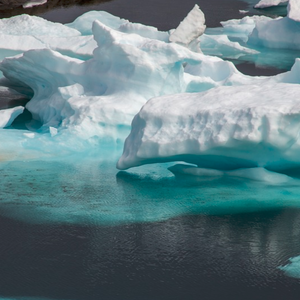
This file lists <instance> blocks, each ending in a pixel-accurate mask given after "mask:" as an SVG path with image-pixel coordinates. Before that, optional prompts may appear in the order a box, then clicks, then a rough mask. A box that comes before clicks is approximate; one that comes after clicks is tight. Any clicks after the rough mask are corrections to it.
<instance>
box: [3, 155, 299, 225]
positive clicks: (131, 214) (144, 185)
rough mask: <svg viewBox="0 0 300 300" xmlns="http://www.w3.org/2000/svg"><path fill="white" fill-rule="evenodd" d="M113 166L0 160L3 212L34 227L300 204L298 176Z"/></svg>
mask: <svg viewBox="0 0 300 300" xmlns="http://www.w3.org/2000/svg"><path fill="white" fill-rule="evenodd" d="M96 161H97V163H95V162H96ZM115 161H116V160H115V159H113V158H111V160H108V161H101V160H100V158H99V157H98V160H96V158H95V157H92V158H80V157H79V155H78V157H72V158H71V159H70V160H69V161H68V160H66V159H64V160H63V161H62V160H60V161H52V160H49V161H27V162H26V161H25V162H22V161H12V162H3V163H1V164H0V172H1V176H2V181H1V184H2V188H1V190H0V214H1V215H3V216H7V217H10V218H14V219H17V220H22V221H25V222H30V223H36V224H43V223H51V222H55V223H65V224H83V225H85V224H102V225H112V224H114V225H117V224H124V223H125V224H128V223H136V222H159V221H163V220H167V219H170V218H173V217H176V216H179V215H194V214H227V213H229V214H233V213H241V212H254V211H262V210H270V209H281V208H285V207H296V208H299V207H300V199H299V196H298V195H299V192H300V185H299V180H298V179H292V178H291V180H290V181H288V182H285V183H284V184H282V185H280V184H277V185H274V184H270V183H268V182H265V183H264V182H259V181H254V180H251V179H247V178H239V177H236V176H225V177H207V176H204V177H200V178H199V177H194V178H193V177H189V176H183V177H182V176H177V177H175V176H174V175H173V174H172V173H171V172H169V171H168V170H167V167H168V166H169V165H167V164H165V165H150V166H144V167H140V168H136V170H134V169H133V170H132V171H130V172H119V173H117V171H116V169H115Z"/></svg>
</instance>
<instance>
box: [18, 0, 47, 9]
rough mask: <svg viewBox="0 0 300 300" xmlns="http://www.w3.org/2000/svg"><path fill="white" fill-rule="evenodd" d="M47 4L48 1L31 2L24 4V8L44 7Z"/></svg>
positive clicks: (34, 0) (31, 0)
mask: <svg viewBox="0 0 300 300" xmlns="http://www.w3.org/2000/svg"><path fill="white" fill-rule="evenodd" d="M45 3H47V0H30V1H28V2H26V3H24V4H23V5H22V6H23V7H24V8H29V7H33V6H38V5H43V4H45Z"/></svg>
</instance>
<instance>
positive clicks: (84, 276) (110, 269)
mask: <svg viewBox="0 0 300 300" xmlns="http://www.w3.org/2000/svg"><path fill="white" fill-rule="evenodd" d="M118 155H119V153H116V156H118ZM115 161H116V158H115V157H114V156H113V155H112V157H111V159H108V160H107V161H105V162H103V161H101V159H100V158H99V157H98V159H96V157H91V158H88V157H87V158H82V157H81V158H79V157H72V158H71V159H64V160H59V161H53V160H49V161H31V162H29V161H26V162H23V161H19V162H18V161H13V162H6V163H4V162H2V163H1V168H0V174H1V179H2V180H1V185H2V187H1V189H0V240H1V243H0V265H1V268H0V295H1V297H4V298H5V297H8V298H12V297H23V298H24V297H25V296H26V297H37V298H38V299H40V298H49V299H74V300H75V299H76V300H89V299H91V300H92V299H104V300H110V299H111V300H124V299H130V300H144V299H145V300H148V299H161V300H169V299H170V300H171V299H172V300H173V299H178V300H179V299H180V300H181V299H182V300H183V299H189V300H193V299H195V300H196V299H199V298H201V299H204V300H206V299H207V300H219V299H223V297H224V295H226V299H231V300H240V299H246V300H253V299H262V300H265V299H272V300H273V299H275V300H282V299H289V300H292V299H295V300H296V299H298V298H297V297H298V295H299V292H300V286H299V282H298V281H297V280H296V279H294V278H289V277H287V276H285V274H284V272H282V271H281V270H280V269H278V266H282V265H285V264H286V263H287V262H288V258H289V257H293V256H297V255H299V253H300V239H299V238H300V229H299V228H300V209H299V207H300V199H299V184H298V180H297V179H294V180H292V181H291V183H289V184H285V185H284V186H280V185H279V186H274V185H268V184H266V183H264V182H256V181H252V180H247V179H245V178H244V179H241V178H238V177H237V178H234V177H224V178H207V177H202V178H201V177H200V178H197V177H196V178H194V179H192V177H180V176H179V177H175V176H174V175H173V174H172V173H171V172H169V171H168V170H167V167H168V166H169V165H152V166H151V165H150V166H144V167H141V168H137V169H135V170H134V169H133V170H132V171H130V172H120V173H117V171H116V169H115ZM288 207H291V208H292V209H289V208H288ZM216 286H217V287H218V288H216ZM13 299H14V298H13ZM24 299H26V298H24Z"/></svg>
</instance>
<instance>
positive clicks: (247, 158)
mask: <svg viewBox="0 0 300 300" xmlns="http://www.w3.org/2000/svg"><path fill="white" fill-rule="evenodd" d="M299 92H300V87H299V85H298V84H297V85H295V84H282V83H278V84H264V85H248V86H247V87H245V86H236V87H219V88H214V89H211V90H209V91H207V92H203V93H194V94H180V95H170V96H165V97H160V98H155V99H152V100H150V101H148V103H147V104H146V105H145V106H144V107H143V108H142V110H141V111H140V112H139V114H138V115H137V116H136V117H135V118H134V120H133V123H132V131H131V134H130V136H129V137H128V138H127V140H126V142H125V149H124V153H123V156H122V157H121V159H120V160H119V162H118V168H120V169H126V168H129V167H133V166H137V165H140V164H144V163H150V162H154V161H157V162H164V161H171V160H184V161H186V162H189V163H193V164H196V165H198V166H201V167H209V168H215V169H224V170H228V169H235V168H242V167H244V168H247V167H258V166H259V167H268V168H269V169H273V170H278V169H281V168H285V167H287V166H288V165H294V164H295V165H298V166H299V165H300V160H299V156H298V153H299V150H300V142H299V140H298V136H299V130H300V123H299V120H300V105H299V100H300V98H299ZM170 107H172V109H170Z"/></svg>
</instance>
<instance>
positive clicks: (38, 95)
mask: <svg viewBox="0 0 300 300" xmlns="http://www.w3.org/2000/svg"><path fill="white" fill-rule="evenodd" d="M195 15H196V16H198V15H199V16H200V15H201V17H200V18H199V19H198V20H196V17H195ZM93 20H95V21H93ZM257 20H258V19H257ZM257 20H256V19H255V18H249V17H248V18H247V19H246V18H244V19H243V20H241V21H240V25H241V26H242V27H243V29H241V34H245V31H247V32H250V28H252V30H253V28H254V27H255V26H256V25H257V22H258V21H257ZM260 20H262V22H263V19H262V18H260ZM1 22H2V23H1V24H2V25H3V26H2V27H1V30H0V31H1V34H3V36H5V39H4V41H3V44H1V43H2V42H0V44H1V45H0V48H1V47H2V50H5V51H15V52H18V53H19V54H18V55H16V56H13V57H6V58H5V59H4V60H3V61H2V62H1V63H0V70H1V71H2V72H3V74H4V76H5V77H6V78H7V81H6V85H7V86H11V87H13V85H14V84H16V83H19V84H20V85H22V84H23V85H24V86H25V87H28V86H29V87H30V88H31V89H32V90H33V92H34V95H33V97H32V99H31V100H30V101H29V102H28V103H27V104H26V108H27V109H28V111H29V112H30V113H31V114H32V117H33V121H32V122H31V123H30V124H29V125H28V126H27V128H29V129H30V130H34V131H36V132H34V133H31V132H25V133H24V132H23V133H20V132H16V131H14V130H12V131H11V135H12V136H13V135H14V138H15V143H16V144H18V145H19V146H18V147H20V149H21V150H22V149H23V148H26V149H31V150H32V149H34V150H36V151H41V150H42V151H43V152H45V153H49V152H51V151H52V150H53V149H55V150H53V151H56V152H59V151H57V149H58V148H59V147H63V148H64V149H86V148H89V147H90V146H91V145H92V146H94V145H97V146H98V147H99V146H100V147H104V145H106V144H107V143H108V142H109V143H112V144H114V145H122V144H123V142H124V140H125V138H126V137H127V136H128V134H129V132H130V128H131V121H132V119H133V117H134V116H135V115H136V114H137V113H138V112H139V110H140V109H141V107H142V106H143V105H144V104H146V106H145V107H144V108H143V110H142V111H144V112H145V111H147V110H148V107H150V106H151V103H153V102H154V101H155V100H150V101H149V99H151V98H155V99H159V102H160V101H161V99H163V100H162V102H161V103H162V104H163V103H164V102H165V101H166V99H167V98H160V97H161V96H165V95H170V98H168V99H169V100H168V101H169V104H168V105H169V107H172V110H173V109H174V111H177V108H176V105H177V102H176V101H177V100H176V99H179V98H180V99H181V98H182V99H186V101H187V103H188V102H190V101H191V99H194V98H193V97H196V98H197V99H198V97H200V98H201V97H202V96H199V94H196V93H199V92H205V91H208V90H211V91H210V92H208V93H211V94H209V95H211V96H212V97H215V94H214V93H217V95H218V93H221V92H218V91H222V93H223V90H224V92H225V94H226V95H227V96H226V97H227V98H228V99H229V98H230V96H229V94H230V93H237V94H239V95H240V96H241V94H242V91H243V90H244V89H247V91H248V90H251V88H252V87H253V89H254V90H253V93H250V92H249V95H250V94H251V98H255V97H256V92H264V93H266V90H268V89H271V87H272V86H273V85H274V86H275V85H277V83H281V85H280V86H282V89H281V91H282V92H280V93H278V95H282V93H283V91H285V92H286V93H287V95H289V93H291V91H294V88H297V87H298V85H288V84H286V85H285V84H283V83H298V81H299V79H298V78H299V76H298V75H297V74H298V73H297V72H299V71H297V68H298V67H299V63H297V64H295V67H294V70H293V72H291V73H286V74H283V75H281V76H276V77H274V78H263V77H250V76H245V75H243V74H242V73H240V72H238V71H237V69H236V68H235V66H234V65H233V64H232V63H230V62H228V61H224V60H222V59H220V58H217V57H213V56H208V55H204V54H202V53H199V52H195V51H192V50H193V49H195V48H193V47H192V48H191V47H190V45H191V44H193V43H194V42H195V44H196V45H197V44H198V41H199V34H200V35H201V34H202V33H203V30H204V27H205V26H204V17H203V18H202V13H201V12H200V10H199V8H198V7H197V6H196V7H195V8H194V9H193V10H192V12H191V13H190V14H189V15H188V17H187V18H186V19H185V20H184V21H183V23H182V25H180V26H179V27H178V28H177V29H176V30H175V31H172V33H171V35H170V34H169V33H168V32H160V31H158V30H157V29H156V28H154V27H150V26H145V25H142V24H134V23H130V22H129V21H127V20H123V19H120V18H118V17H114V16H112V15H110V14H108V13H104V12H90V13H87V14H85V15H83V16H81V17H79V18H78V19H77V20H75V21H74V22H73V23H71V24H68V25H61V24H55V23H51V22H48V21H44V20H41V19H40V18H36V17H29V16H25V15H23V16H19V17H14V18H11V19H5V20H1ZM259 22H260V21H259ZM293 22H295V21H293ZM191 24H196V25H197V26H199V27H197V28H196V29H195V28H194V27H193V26H190V25H191ZM231 24H233V25H232V30H236V29H237V27H238V26H236V24H237V23H236V22H235V23H231ZM182 26H183V27H182ZM230 26H231V25H230V22H227V23H226V25H224V28H225V31H226V30H230V29H229V27H230ZM180 28H188V30H189V31H188V37H187V40H186V43H185V42H183V35H182V32H181V33H180V31H181V29H180ZM176 32H177V33H176ZM20 34H22V35H21V36H20ZM172 36H173V37H172ZM176 36H177V37H178V40H176V39H175V37H176ZM27 37H30V38H28V39H27V40H26V38H27ZM8 38H11V39H10V40H11V41H12V42H11V43H5V41H7V40H8ZM169 39H170V40H171V41H173V39H175V40H176V43H175V42H170V41H169ZM175 40H174V41H175ZM180 41H181V42H180ZM4 44H5V45H4ZM7 45H8V46H7ZM187 46H188V47H187ZM5 47H6V48H5ZM9 47H10V48H9ZM201 47H203V48H205V47H210V49H211V51H212V49H213V48H215V49H216V51H217V50H218V49H221V52H220V53H218V55H220V56H222V53H223V54H226V55H227V56H231V57H238V56H239V54H240V53H243V55H246V54H247V55H248V54H249V55H252V54H255V53H256V51H254V50H252V49H248V48H247V47H245V46H241V45H240V44H239V43H236V42H232V41H231V40H229V39H228V38H227V36H226V35H223V36H222V35H215V36H213V35H210V36H208V35H206V34H202V36H201ZM25 50H28V51H25ZM5 51H4V53H7V52H5ZM24 51H25V52H24ZM23 52H24V53H23ZM0 54H1V51H0ZM1 82H2V83H3V82H4V81H3V80H1ZM223 86H229V87H223ZM231 86H232V87H231ZM257 86H260V87H261V89H259V88H258V87H257ZM278 86H279V85H278ZM215 88H217V89H215ZM185 93H194V95H192V94H191V95H189V94H185ZM275 96H276V95H275ZM190 97H191V98H190ZM207 97H208V96H207ZM226 97H225V100H224V101H225V102H224V103H225V104H226V101H227V100H226V99H227V98H226ZM241 97H242V96H241ZM249 97H250V96H249ZM272 97H273V94H272V93H271V91H270V93H269V94H266V99H271V98H272ZM256 98H257V97H256ZM173 100H174V103H172V104H171V102H172V101H173ZM175 100H176V101H175ZM147 101H149V103H150V104H148V103H147ZM195 101H196V100H195ZM197 101H198V100H197ZM278 101H279V100H278ZM220 103H221V102H220ZM173 104H174V105H173ZM248 104H249V103H246V102H245V103H244V106H243V107H241V108H240V113H241V115H245V117H247V118H248V117H249V116H248V115H246V113H245V112H244V111H245V110H247V109H249V107H247V105H248ZM250 104H251V103H250ZM149 105H150V106H149ZM193 105H194V104H193ZM265 105H266V107H268V110H269V108H270V107H271V106H272V105H271V102H270V103H269V102H268V103H265ZM289 105H292V104H291V103H290V104H289ZM221 106H223V104H222V105H221ZM224 107H226V105H224ZM280 107H281V106H280ZM195 108H196V106H195V107H194V108H193V109H194V111H197V112H198V113H199V114H200V115H201V114H202V111H201V110H198V108H196V109H195ZM181 109H183V110H186V109H185V107H181ZM264 109H265V108H264ZM180 111H181V110H180ZM186 111H188V109H187V110H186ZM262 111H263V110H262ZM168 113H169V112H167V111H166V114H165V116H166V117H168ZM224 113H225V112H224ZM250 115H251V114H250ZM282 115H283V117H282V118H285V117H284V116H285V113H283V114H282ZM155 118H156V117H155ZM160 118H162V116H161V114H160V113H159V112H158V115H157V118H156V119H155V120H160ZM178 118H179V117H178ZM184 118H185V117H184V114H183V116H182V118H181V119H180V120H181V121H180V122H181V123H180V124H181V126H185V125H184V122H183V121H184ZM232 120H233V121H236V122H237V120H236V119H234V117H232ZM149 122H150V123H149V124H148V123H147V126H148V125H149V126H150V127H151V126H152V125H151V121H149ZM133 125H134V127H133V130H138V129H137V128H136V125H135V123H134V124H133ZM5 126H7V125H5ZM39 126H41V127H40V128H39ZM178 129H180V127H178ZM166 130H168V128H167V127H166ZM243 130H244V129H243ZM243 130H241V132H243ZM256 130H258V129H256ZM254 131H255V130H254ZM293 132H294V131H293ZM249 134H250V133H249ZM253 134H254V133H251V134H250V136H251V135H253ZM0 135H1V137H3V138H5V139H6V140H7V143H6V145H0V151H2V150H3V151H6V152H9V151H8V148H9V147H10V146H11V145H13V141H14V138H13V137H8V135H7V133H6V130H4V129H3V130H1V131H0ZM254 135H255V134H254ZM292 135H294V133H293V134H292ZM167 136H168V135H166V137H167ZM178 137H180V135H179V136H178ZM195 138H196V137H193V138H192V139H195ZM223 138H224V141H225V140H226V139H227V141H233V140H235V136H230V134H229V135H228V136H226V137H225V136H224V137H223ZM276 138H277V137H276ZM217 139H218V138H217ZM129 140H132V142H133V145H134V144H135V143H137V141H136V140H134V139H132V138H131V137H130V139H129ZM16 141H17V142H16ZM155 143H156V145H157V146H156V147H157V148H159V149H160V150H159V151H161V149H162V146H161V145H160V141H159V140H157V141H155ZM189 143H190V142H188V144H189ZM193 143H195V141H194V140H193V142H191V145H194V144H193ZM197 143H198V144H199V141H198V142H197ZM201 143H203V144H204V145H205V144H207V145H208V144H209V143H210V141H209V140H207V141H205V139H204V138H203V140H201ZM243 143H244V141H243V140H242V141H241V145H242V144H243ZM50 144H51V146H49V145H50ZM127 144H128V142H127V143H126V147H129V146H128V145H127ZM188 144H187V145H186V149H188V147H187V146H188ZM198 144H197V145H198ZM9 145H10V146H9ZM46 145H47V146H46ZM195 145H196V144H195ZM197 145H196V146H197ZM18 147H15V148H16V149H17V148H18ZM22 147H23V148H22ZM130 147H132V148H134V147H133V146H130ZM197 147H198V146H197ZM201 147H202V146H201ZM214 147H217V144H216V145H211V149H213V148H214ZM232 147H233V146H232ZM45 148H46V149H45ZM208 148H209V147H208ZM208 148H207V149H208ZM51 149H52V150H51ZM126 149H127V148H126ZM172 149H173V148H172V147H171V148H170V149H169V150H168V151H169V152H170V155H171V156H172V155H173V154H172V151H173V150H172ZM201 149H202V148H201ZM148 150H149V160H153V161H156V159H157V156H155V155H154V152H153V151H152V150H151V148H149V149H148ZM150 150H151V151H150ZM126 151H127V150H126ZM137 151H138V150H137ZM163 151H165V150H163ZM201 151H202V150H201ZM239 151H240V150H239V149H238V148H237V150H236V153H239ZM262 151H265V150H264V149H263V150H262ZM280 151H281V150H280ZM63 152H64V151H61V153H63ZM133 152H134V151H133ZM24 153H25V152H24ZM196 153H197V156H198V154H199V153H198V152H197V151H196ZM220 153H221V150H220ZM24 155H25V154H24ZM26 155H27V154H26ZM135 155H136V154H133V155H132V161H133V164H136V162H135V160H138V158H135ZM159 155H160V154H159ZM174 155H177V154H174ZM180 155H181V154H180ZM184 155H185V154H184ZM201 155H202V154H201ZM218 155H219V154H218ZM232 155H233V154H232ZM249 155H250V154H249ZM280 155H281V154H280ZM280 155H279V156H280ZM152 156H153V157H152ZM233 156H234V155H233ZM137 157H138V156H137ZM163 157H167V156H165V154H163ZM280 157H281V156H280ZM289 157H290V156H287V158H286V159H289ZM167 159H170V158H167ZM243 159H244V158H243ZM245 159H248V160H249V161H251V160H253V158H252V156H251V155H250V156H249V157H247V158H245ZM292 159H294V158H292ZM121 161H124V166H122V164H123V163H121V162H120V167H122V168H126V167H127V165H128V167H129V166H131V164H130V163H129V164H128V162H126V160H125V159H123V158H122V159H121ZM144 162H148V158H146V159H145V161H144V160H143V159H142V161H141V163H144ZM257 163H258V162H253V164H254V165H255V164H257ZM259 163H262V164H263V166H265V165H264V163H265V162H264V161H262V162H259ZM250 165H252V162H251V164H250Z"/></svg>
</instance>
